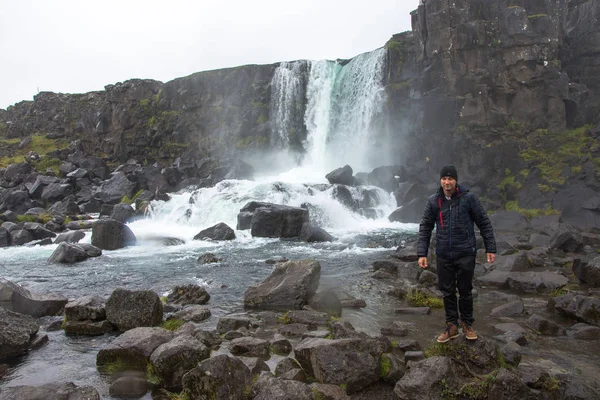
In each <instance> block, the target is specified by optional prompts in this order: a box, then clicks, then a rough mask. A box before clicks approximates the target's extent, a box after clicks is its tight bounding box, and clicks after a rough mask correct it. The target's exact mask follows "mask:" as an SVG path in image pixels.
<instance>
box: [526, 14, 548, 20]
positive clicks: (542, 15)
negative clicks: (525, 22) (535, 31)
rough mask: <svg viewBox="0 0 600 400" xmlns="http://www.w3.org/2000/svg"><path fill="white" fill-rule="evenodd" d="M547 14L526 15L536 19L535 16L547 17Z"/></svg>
mask: <svg viewBox="0 0 600 400" xmlns="http://www.w3.org/2000/svg"><path fill="white" fill-rule="evenodd" d="M547 16H548V14H533V15H528V16H527V18H529V19H537V18H543V17H547Z"/></svg>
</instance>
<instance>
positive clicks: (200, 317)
mask: <svg viewBox="0 0 600 400" xmlns="http://www.w3.org/2000/svg"><path fill="white" fill-rule="evenodd" d="M210 316H211V312H210V310H209V309H208V308H206V307H202V306H195V305H192V306H188V307H185V308H184V309H183V310H179V311H177V312H175V313H174V314H173V316H172V317H173V318H175V319H179V320H181V321H191V322H202V321H204V320H207V319H209V318H210ZM168 319H170V318H168ZM168 319H167V320H168Z"/></svg>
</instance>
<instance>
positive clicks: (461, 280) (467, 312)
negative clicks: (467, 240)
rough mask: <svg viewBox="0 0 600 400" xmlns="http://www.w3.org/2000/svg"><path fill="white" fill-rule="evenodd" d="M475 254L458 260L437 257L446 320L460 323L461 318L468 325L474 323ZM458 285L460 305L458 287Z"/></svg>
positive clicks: (456, 323)
mask: <svg viewBox="0 0 600 400" xmlns="http://www.w3.org/2000/svg"><path fill="white" fill-rule="evenodd" d="M474 271H475V255H472V256H466V257H461V258H458V259H456V260H452V261H450V260H444V259H443V258H440V257H439V256H438V257H437V274H438V286H439V288H440V290H441V292H442V296H443V298H444V309H445V310H446V322H452V323H453V324H455V325H458V321H459V319H460V320H461V321H463V322H466V323H467V325H472V324H473V321H474V319H473V294H472V293H471V290H472V289H473V272H474ZM457 287H458V294H459V296H460V297H459V299H458V307H457V305H456V303H457V301H456V288H457Z"/></svg>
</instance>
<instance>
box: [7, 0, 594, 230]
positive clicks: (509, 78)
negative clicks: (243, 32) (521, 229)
mask: <svg viewBox="0 0 600 400" xmlns="http://www.w3.org/2000/svg"><path fill="white" fill-rule="evenodd" d="M599 19H600V4H598V2H597V1H593V0H498V1H487V0H455V1H452V2H449V1H447V0H424V1H423V2H422V4H421V5H420V6H419V8H418V9H417V10H415V11H414V12H413V13H412V25H413V29H412V32H406V33H402V34H398V35H394V36H393V37H392V38H391V39H390V41H389V42H388V43H387V44H386V45H385V48H386V50H387V53H386V57H385V67H384V69H385V71H384V77H383V84H384V86H385V92H386V100H385V104H384V107H383V109H382V111H381V113H379V114H378V115H377V116H376V118H375V119H374V121H373V124H374V126H376V127H377V129H375V130H374V133H373V136H372V140H373V143H386V144H389V146H387V147H386V148H388V149H389V151H390V154H393V155H394V157H395V162H396V163H397V164H402V165H404V166H406V170H405V171H406V176H405V177H404V178H405V179H407V180H412V181H414V180H422V181H430V180H431V179H434V178H435V177H436V174H437V170H438V169H439V167H440V166H441V165H443V164H445V163H447V162H453V163H455V164H457V166H458V168H459V170H460V171H461V180H463V181H467V183H469V184H471V185H472V186H474V187H476V188H477V190H479V192H480V193H482V194H484V197H485V200H486V201H487V203H488V206H491V207H497V208H500V207H506V206H507V205H510V206H511V207H512V208H521V209H547V208H548V209H549V208H554V209H556V210H563V209H564V208H565V206H566V205H567V204H568V203H572V201H571V200H572V197H573V196H575V197H576V198H577V197H581V198H583V197H585V198H589V197H593V198H596V197H597V193H596V191H597V190H598V189H599V187H598V185H597V173H598V171H599V168H600V157H599V156H600V153H599V152H600V150H599V146H598V141H597V137H598V135H600V127H599V126H598V122H599V120H600V113H599V111H600V79H599V78H598V77H599V76H600V28H599V27H600V24H599V23H598V20H599ZM341 64H343V62H341ZM278 65H279V64H274V65H247V66H241V67H237V68H230V69H223V70H217V71H207V72H200V73H197V74H194V75H191V76H188V77H184V78H179V79H175V80H173V81H170V82H167V83H161V82H157V81H152V80H130V81H127V82H123V83H117V84H115V85H108V86H106V87H105V90H104V91H98V92H91V93H86V94H55V93H49V92H42V93H39V94H38V95H36V96H35V98H34V100H33V101H24V102H20V103H18V104H16V105H15V106H12V107H9V108H8V109H7V110H0V136H2V137H4V139H2V140H3V141H2V143H3V145H2V149H1V150H0V167H1V166H2V164H4V165H6V164H8V163H9V162H17V161H21V159H22V155H19V154H20V153H19V152H18V145H19V143H20V141H21V139H23V138H26V137H32V136H33V137H38V138H39V137H43V138H44V139H46V140H51V141H54V145H55V148H56V149H58V150H60V149H61V148H63V147H67V146H69V143H70V146H71V148H72V147H73V146H75V147H77V148H78V149H80V150H82V151H83V152H84V153H87V154H95V155H97V156H100V157H103V158H105V159H106V160H107V161H109V162H110V161H112V162H114V163H117V162H124V161H125V160H127V159H129V158H135V159H136V160H138V161H139V162H142V163H154V162H157V163H158V164H159V165H162V166H168V165H170V163H171V162H172V161H173V160H175V159H176V158H177V157H179V156H181V155H182V154H189V155H191V156H192V157H194V158H196V159H200V158H201V157H204V156H206V155H213V156H215V155H218V156H228V157H231V156H243V155H244V154H246V153H248V152H249V151H256V150H268V149H271V148H272V147H274V146H275V143H274V140H273V137H274V136H273V130H274V128H273V127H274V125H275V121H274V119H275V115H274V111H273V107H272V102H273V99H272V85H273V83H272V79H273V76H274V74H275V71H276V69H277V67H278ZM309 73H310V64H309V63H305V64H302V66H301V68H300V76H303V77H304V79H302V80H301V83H300V85H301V86H303V87H302V93H304V94H305V93H306V91H307V87H306V85H307V82H308V79H307V76H308V74H309ZM294 107H295V113H296V114H295V115H300V116H302V115H304V111H305V110H306V107H307V105H306V101H304V102H301V101H300V102H298V101H297V99H296V104H294ZM293 124H294V126H292V127H291V128H290V129H289V133H288V135H289V140H288V142H289V146H290V148H292V149H294V150H297V151H301V150H302V143H303V141H304V140H305V139H306V135H307V127H306V125H305V120H304V118H301V117H300V118H296V119H295V120H294V121H293ZM21 147H23V145H21ZM50 148H52V146H50V145H49V146H47V147H46V149H50ZM382 151H383V150H382ZM15 155H16V156H15ZM52 156H53V157H58V158H60V157H63V158H65V157H66V154H64V152H63V153H61V152H60V151H55V152H54V153H52ZM19 157H20V158H19ZM579 203H581V201H579ZM579 203H578V204H579ZM579 205H580V204H579ZM586 210H587V209H586ZM590 212H594V213H595V208H593V207H592V208H591V209H590ZM594 218H595V214H594ZM599 220H600V218H599ZM594 226H595V224H594ZM598 226H600V223H599V224H598Z"/></svg>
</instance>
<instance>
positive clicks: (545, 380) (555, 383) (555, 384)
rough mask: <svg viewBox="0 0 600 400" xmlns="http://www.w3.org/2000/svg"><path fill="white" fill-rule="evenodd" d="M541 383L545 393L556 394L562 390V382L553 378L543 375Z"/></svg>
mask: <svg viewBox="0 0 600 400" xmlns="http://www.w3.org/2000/svg"><path fill="white" fill-rule="evenodd" d="M540 381H541V384H542V389H543V390H544V391H545V392H555V391H557V390H558V389H559V388H560V381H559V380H558V379H556V378H554V377H552V376H549V375H543V376H542V377H541V378H540Z"/></svg>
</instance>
